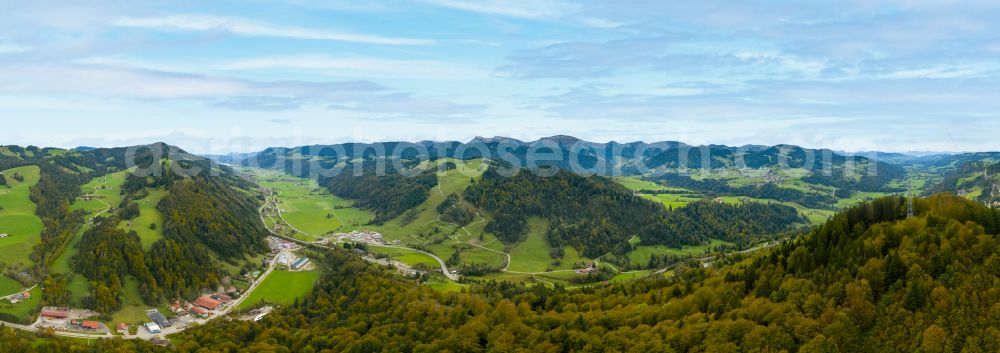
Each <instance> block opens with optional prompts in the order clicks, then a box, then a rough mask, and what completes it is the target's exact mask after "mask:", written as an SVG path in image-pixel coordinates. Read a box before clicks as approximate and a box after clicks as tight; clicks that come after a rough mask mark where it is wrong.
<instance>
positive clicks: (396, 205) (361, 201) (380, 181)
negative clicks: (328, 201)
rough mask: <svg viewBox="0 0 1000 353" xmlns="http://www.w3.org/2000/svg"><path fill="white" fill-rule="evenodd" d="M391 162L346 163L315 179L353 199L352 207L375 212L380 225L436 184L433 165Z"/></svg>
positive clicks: (418, 201) (423, 197)
mask: <svg viewBox="0 0 1000 353" xmlns="http://www.w3.org/2000/svg"><path fill="white" fill-rule="evenodd" d="M393 164H394V163H391V162H386V161H382V162H379V161H369V162H365V163H362V164H359V165H354V164H352V165H350V166H349V167H348V168H346V169H345V170H344V171H342V172H340V173H338V174H336V175H334V176H331V177H328V178H322V179H320V180H319V183H320V185H325V186H326V187H327V188H328V189H329V190H330V192H331V193H332V194H334V195H337V196H340V197H343V198H348V199H353V200H356V202H355V204H354V205H355V206H356V207H359V208H363V209H366V210H370V211H372V212H374V213H375V219H374V220H372V222H373V223H375V224H382V223H384V222H386V221H388V220H390V219H393V218H396V217H397V216H399V215H401V214H403V212H406V210H409V209H411V208H413V207H416V206H417V205H420V204H421V203H423V202H424V201H425V200H427V195H428V192H429V191H430V189H431V188H433V187H435V186H437V183H438V180H437V174H436V173H435V172H436V171H435V169H434V168H426V169H420V168H407V169H399V168H397V167H395V166H393Z"/></svg>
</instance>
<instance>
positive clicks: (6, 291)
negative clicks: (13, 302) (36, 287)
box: [0, 276, 24, 296]
mask: <svg viewBox="0 0 1000 353" xmlns="http://www.w3.org/2000/svg"><path fill="white" fill-rule="evenodd" d="M22 289H24V286H22V285H21V283H19V282H18V281H15V280H12V279H10V278H7V277H6V276H0V296H5V295H10V294H14V293H17V292H20V291H21V290H22Z"/></svg>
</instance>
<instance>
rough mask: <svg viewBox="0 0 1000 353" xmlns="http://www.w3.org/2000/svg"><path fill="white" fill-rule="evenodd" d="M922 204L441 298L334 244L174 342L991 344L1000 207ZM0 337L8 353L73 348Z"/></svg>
mask: <svg viewBox="0 0 1000 353" xmlns="http://www.w3.org/2000/svg"><path fill="white" fill-rule="evenodd" d="M915 209H916V213H917V215H916V217H914V218H911V219H906V201H905V199H903V198H885V199H880V200H877V201H875V202H871V203H865V204H862V205H860V206H857V207H854V208H851V209H849V210H847V211H845V212H843V213H841V214H838V215H837V216H836V217H834V218H833V219H832V220H831V221H830V222H829V223H828V224H827V225H825V226H823V227H820V228H817V229H816V230H814V231H812V232H811V233H810V234H808V235H806V236H804V237H803V238H801V239H800V240H797V241H793V242H789V243H786V244H784V245H782V246H781V247H779V248H778V249H775V250H773V251H767V253H765V254H764V255H762V256H758V257H756V258H755V259H751V260H748V261H744V262H741V264H740V265H737V266H725V267H718V266H716V267H714V268H708V269H706V268H702V266H700V265H694V266H691V267H688V268H681V269H678V270H677V272H676V274H675V276H674V277H673V278H671V279H660V280H656V279H650V280H645V281H637V282H626V283H619V284H612V285H607V286H600V287H597V288H590V289H585V290H566V289H563V288H561V287H556V288H550V287H546V286H533V287H524V286H523V285H514V284H509V283H495V282H494V283H487V284H485V285H481V286H475V287H473V288H472V290H471V291H470V292H467V293H442V292H438V291H434V290H432V289H429V288H426V287H419V286H415V285H413V284H411V283H409V282H408V281H404V280H402V279H399V278H398V277H396V276H395V275H393V274H391V273H390V272H388V271H385V270H381V269H379V268H376V267H372V266H371V265H368V264H365V263H364V262H362V261H360V260H357V259H356V258H354V257H351V256H350V255H348V254H346V253H345V252H340V251H336V252H332V253H330V254H329V255H328V256H327V257H326V258H325V259H321V260H320V263H321V264H322V267H323V268H324V270H325V273H326V274H325V275H324V277H323V278H322V279H321V280H320V283H319V285H317V287H316V288H315V289H314V291H313V293H312V295H310V296H309V297H308V298H307V299H305V300H303V301H299V302H297V303H295V304H293V305H291V306H290V307H288V308H285V309H281V310H278V311H276V312H273V313H271V314H270V315H268V316H267V317H266V318H265V319H264V320H262V321H259V322H252V321H215V322H213V323H211V324H209V325H206V326H203V327H199V328H197V329H192V330H188V331H186V332H184V333H183V334H181V335H180V336H179V337H176V340H175V342H177V344H178V345H177V347H176V349H177V350H179V351H205V350H208V351H237V350H241V351H294V352H307V351H308V352H318V351H324V350H329V351H337V352H355V351H356V352H381V351H412V352H440V351H464V352H480V351H481V352H486V351H517V350H526V351H534V352H578V351H579V352H584V351H587V352H686V351H699V352H738V351H739V352H780V351H788V352H928V353H930V352H957V351H961V352H994V351H997V350H1000V334H998V333H997V331H996V328H995V323H996V321H997V320H1000V317H998V316H997V310H996V308H995V306H996V303H997V302H1000V291H998V290H997V289H996V288H995V284H996V283H998V282H1000V243H998V241H997V240H996V235H997V234H998V232H1000V211H996V210H991V209H988V208H985V207H983V206H982V205H980V204H978V203H974V202H971V201H968V200H964V199H961V198H958V197H955V196H952V195H947V194H941V195H935V196H933V197H931V198H929V199H919V200H917V201H916V202H915ZM733 261H739V259H738V258H730V259H726V260H723V261H720V264H723V263H732V262H733ZM2 334H3V341H4V342H5V343H2V344H5V345H7V346H6V347H11V348H12V349H9V350H7V351H18V349H25V347H28V346H29V345H30V346H31V347H36V348H40V349H54V348H53V347H61V348H62V349H68V347H69V346H73V345H75V344H70V343H67V342H64V341H56V342H49V341H46V342H42V341H36V342H31V341H30V339H29V338H23V337H22V338H18V337H14V336H13V335H12V334H11V333H10V332H9V331H6V332H3V333H2ZM135 344H140V345H141V343H122V346H123V347H124V346H133V345H135ZM18 347H20V348H18ZM33 349H35V348H33Z"/></svg>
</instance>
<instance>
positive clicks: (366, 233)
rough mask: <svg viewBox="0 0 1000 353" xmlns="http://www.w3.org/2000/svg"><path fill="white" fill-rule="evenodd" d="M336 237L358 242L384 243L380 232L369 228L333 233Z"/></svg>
mask: <svg viewBox="0 0 1000 353" xmlns="http://www.w3.org/2000/svg"><path fill="white" fill-rule="evenodd" d="M335 236H336V237H337V238H338V239H347V240H350V241H355V242H359V243H366V244H378V245H385V240H384V239H382V234H379V233H378V232H373V231H370V230H362V231H357V230H356V231H353V232H350V233H339V234H336V235H335Z"/></svg>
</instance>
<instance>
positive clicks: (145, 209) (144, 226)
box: [118, 189, 167, 250]
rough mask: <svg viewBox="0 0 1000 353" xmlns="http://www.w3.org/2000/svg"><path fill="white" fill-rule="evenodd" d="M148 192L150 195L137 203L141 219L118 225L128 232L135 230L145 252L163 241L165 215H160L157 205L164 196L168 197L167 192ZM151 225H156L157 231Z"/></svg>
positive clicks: (158, 190)
mask: <svg viewBox="0 0 1000 353" xmlns="http://www.w3.org/2000/svg"><path fill="white" fill-rule="evenodd" d="M148 190H149V195H147V196H146V197H144V198H142V199H139V200H136V201H135V203H136V204H138V205H139V217H136V218H135V219H133V220H131V221H123V222H121V224H119V225H118V228H121V229H123V230H126V231H133V230H134V231H135V232H136V233H138V234H139V240H140V241H141V242H142V249H143V250H149V248H150V247H152V246H153V243H154V242H156V241H157V240H160V239H163V220H164V219H163V214H162V213H160V210H158V209H156V205H157V204H158V203H160V200H161V199H163V196H166V195H167V191H166V190H160V189H148ZM150 224H155V225H156V229H152V228H150Z"/></svg>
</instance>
